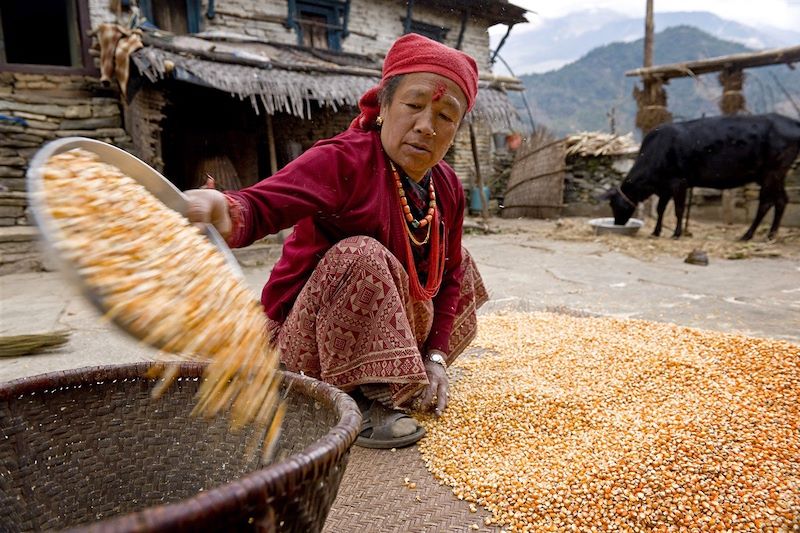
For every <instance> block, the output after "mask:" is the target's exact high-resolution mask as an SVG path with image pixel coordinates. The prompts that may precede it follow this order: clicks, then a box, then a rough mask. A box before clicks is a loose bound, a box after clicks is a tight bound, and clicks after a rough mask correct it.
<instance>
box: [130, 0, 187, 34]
mask: <svg viewBox="0 0 800 533" xmlns="http://www.w3.org/2000/svg"><path fill="white" fill-rule="evenodd" d="M139 9H140V10H141V12H142V15H143V16H144V17H145V18H147V20H149V21H150V22H151V23H152V24H153V25H154V26H156V27H158V28H159V29H162V30H164V31H168V32H171V33H174V34H175V35H186V34H187V33H197V32H199V31H200V0H139Z"/></svg>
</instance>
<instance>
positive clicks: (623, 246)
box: [489, 217, 800, 260]
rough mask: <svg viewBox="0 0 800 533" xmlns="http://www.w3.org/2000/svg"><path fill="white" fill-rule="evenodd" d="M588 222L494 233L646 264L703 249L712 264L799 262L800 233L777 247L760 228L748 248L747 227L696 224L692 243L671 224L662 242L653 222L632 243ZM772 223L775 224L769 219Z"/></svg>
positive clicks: (518, 225)
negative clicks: (585, 246)
mask: <svg viewBox="0 0 800 533" xmlns="http://www.w3.org/2000/svg"><path fill="white" fill-rule="evenodd" d="M589 220H590V219H589V218H583V217H572V218H561V219H556V220H534V219H502V218H497V217H495V218H492V219H491V220H490V224H489V227H490V229H491V231H493V232H497V233H502V234H516V235H520V236H523V237H533V238H541V239H554V240H563V241H578V242H596V243H600V244H603V245H604V246H606V247H607V248H608V249H609V250H614V251H618V252H621V253H624V254H627V255H631V256H634V257H638V258H640V259H645V260H653V259H655V258H656V257H658V256H661V255H668V256H673V257H681V258H683V257H686V256H687V255H688V254H689V252H691V251H692V250H694V249H701V250H704V251H705V252H706V253H708V255H709V257H710V258H712V259H713V258H716V259H747V258H751V257H785V258H792V257H800V228H787V227H782V228H781V229H780V230H779V231H778V237H777V239H775V241H773V242H767V240H766V234H767V231H768V227H769V226H768V224H765V223H763V222H762V224H761V227H760V228H759V231H758V232H756V235H755V237H754V238H753V239H752V240H751V241H750V242H740V241H739V240H738V239H739V237H741V236H742V235H743V234H744V232H745V231H746V230H747V226H746V225H744V224H733V225H730V226H728V225H725V224H716V223H710V222H702V221H694V220H692V221H691V222H690V224H689V226H690V227H689V229H690V231H691V232H692V236H691V237H686V236H683V237H681V238H680V239H672V228H673V227H674V226H672V225H670V223H669V221H666V222H665V227H664V229H663V230H662V232H661V237H657V238H656V237H651V236H650V233H652V231H653V227H654V225H655V221H654V220H652V219H647V220H645V226H644V227H643V228H642V229H641V230H639V232H638V233H637V234H636V235H635V236H633V237H626V236H620V235H595V234H594V230H593V229H592V227H591V226H589V224H588V221H589ZM770 220H771V219H770Z"/></svg>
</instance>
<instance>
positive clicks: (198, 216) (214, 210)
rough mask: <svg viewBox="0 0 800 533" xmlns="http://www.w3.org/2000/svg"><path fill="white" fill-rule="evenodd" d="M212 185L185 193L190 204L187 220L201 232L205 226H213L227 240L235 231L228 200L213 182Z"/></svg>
mask: <svg viewBox="0 0 800 533" xmlns="http://www.w3.org/2000/svg"><path fill="white" fill-rule="evenodd" d="M209 180H211V179H210V178H209ZM210 184H211V187H208V186H206V187H205V188H202V189H191V190H188V191H185V192H184V194H185V195H186V198H187V200H188V202H189V207H188V209H187V210H186V218H188V219H189V221H190V222H192V223H194V224H195V225H196V226H198V227H200V229H201V230H202V229H204V228H203V226H204V225H205V224H211V225H212V226H214V227H215V228H216V229H217V231H218V232H219V234H220V235H222V238H223V239H227V238H228V236H229V235H230V233H231V230H232V229H233V223H232V221H231V214H230V210H229V207H228V200H227V198H225V195H224V194H222V193H221V192H220V191H218V190H216V189H214V188H213V181H210Z"/></svg>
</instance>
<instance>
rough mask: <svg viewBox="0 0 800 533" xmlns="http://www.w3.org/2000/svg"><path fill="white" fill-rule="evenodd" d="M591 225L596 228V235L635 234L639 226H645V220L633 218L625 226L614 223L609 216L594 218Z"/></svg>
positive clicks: (590, 222)
mask: <svg viewBox="0 0 800 533" xmlns="http://www.w3.org/2000/svg"><path fill="white" fill-rule="evenodd" d="M589 225H590V226H592V227H593V228H594V233H595V235H605V234H610V233H611V234H617V235H635V234H636V232H638V231H639V228H641V227H642V226H644V220H641V219H639V218H631V219H629V220H628V222H627V223H626V224H625V225H624V226H618V225H617V224H614V219H613V218H612V217H608V218H593V219H591V220H590V221H589Z"/></svg>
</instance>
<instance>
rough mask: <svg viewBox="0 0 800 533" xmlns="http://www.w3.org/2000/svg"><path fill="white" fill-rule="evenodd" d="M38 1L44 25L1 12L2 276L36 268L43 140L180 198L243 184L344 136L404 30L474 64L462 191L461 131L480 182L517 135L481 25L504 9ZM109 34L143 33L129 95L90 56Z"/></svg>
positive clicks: (336, 0)
mask: <svg viewBox="0 0 800 533" xmlns="http://www.w3.org/2000/svg"><path fill="white" fill-rule="evenodd" d="M45 1H46V2H47V4H48V9H49V11H50V13H49V16H48V17H46V18H45V20H44V21H43V17H42V16H41V12H42V11H43V10H42V6H39V7H36V6H34V5H33V4H36V3H34V2H28V3H22V2H12V3H11V7H7V6H8V5H9V4H3V8H2V23H3V28H4V30H6V31H4V33H3V34H2V38H3V43H2V44H3V46H2V47H0V70H1V71H2V73H0V251H1V252H2V259H0V272H3V271H9V270H19V269H21V268H29V269H35V268H39V267H40V259H39V258H38V254H35V253H34V252H35V245H34V243H33V242H32V239H33V238H34V235H35V231H34V230H33V228H31V227H30V226H29V220H28V217H27V216H26V214H25V209H26V201H25V195H24V188H25V186H24V173H25V168H26V165H27V161H28V159H29V158H30V157H31V155H32V154H33V153H34V152H35V151H36V150H37V149H38V148H39V147H40V146H41V145H42V144H43V143H45V142H47V141H49V140H52V139H56V138H60V137H65V136H75V135H77V136H85V137H92V138H97V139H101V140H104V141H106V142H110V143H112V144H115V145H118V146H121V147H123V148H125V149H126V150H128V151H130V152H132V153H133V154H135V155H137V156H138V157H140V158H141V159H143V160H144V161H146V162H147V163H149V164H150V165H152V166H153V167H154V168H156V169H158V170H160V171H161V172H163V173H164V174H165V175H166V176H167V177H168V178H169V179H170V180H171V181H173V182H174V183H175V184H176V185H177V186H178V187H179V188H183V189H186V188H190V187H194V186H197V185H198V183H199V182H200V180H202V178H203V176H204V175H205V174H206V173H207V172H213V173H214V174H215V175H219V176H222V177H223V178H224V180H223V181H224V183H225V184H226V185H230V186H235V187H238V186H247V185H250V184H251V183H254V182H255V181H257V180H259V179H261V178H263V177H265V176H268V175H270V174H271V173H273V172H275V171H276V170H277V169H278V168H280V167H281V166H283V165H284V164H286V163H287V162H288V161H290V160H291V159H293V158H294V157H297V155H299V154H300V153H302V151H303V150H305V149H307V148H308V147H310V146H311V145H312V144H313V143H314V142H315V141H316V140H318V139H321V138H324V137H328V136H331V135H334V134H336V133H338V132H339V131H341V130H343V129H344V128H345V127H346V126H347V125H348V124H349V121H350V120H351V119H352V118H353V117H354V116H355V115H356V114H357V102H358V98H359V96H360V95H361V94H362V93H363V92H364V91H365V90H366V89H368V88H369V87H371V86H373V85H374V84H376V83H377V81H378V80H379V78H380V68H381V63H382V60H383V55H384V54H385V52H386V51H387V49H388V48H389V46H390V45H391V43H392V42H393V41H394V40H395V39H396V38H397V37H399V36H400V35H403V34H404V33H408V32H417V33H421V34H423V35H426V36H428V37H431V38H433V39H436V40H439V41H441V42H443V43H445V44H447V45H449V46H452V47H455V48H460V49H462V50H464V51H465V52H467V53H469V54H471V55H472V56H473V57H475V58H476V60H477V61H478V65H479V69H480V71H481V80H480V90H479V95H478V101H477V104H476V108H475V110H474V111H473V112H472V113H471V114H470V116H469V118H468V121H467V122H468V124H465V127H464V128H462V131H461V132H460V133H459V136H458V138H457V142H456V144H455V145H454V147H453V149H451V151H450V153H448V155H447V160H448V162H450V163H451V164H452V165H453V166H454V167H455V169H456V171H457V172H458V173H459V175H460V176H461V178H462V180H464V182H465V186H468V185H470V184H471V183H472V180H473V179H474V176H475V163H474V159H473V151H472V146H471V142H470V135H469V128H470V126H471V127H472V128H473V131H474V132H475V133H476V135H475V138H476V140H477V143H476V144H477V146H476V149H477V153H478V154H479V157H478V160H479V161H480V165H481V167H480V168H481V171H482V174H483V175H489V174H491V172H492V166H493V154H494V146H493V144H492V138H493V137H492V133H493V132H498V131H500V132H507V131H512V130H518V129H519V128H520V124H519V122H518V117H517V115H516V112H515V110H514V108H513V105H512V104H511V103H510V101H509V99H508V97H507V95H506V91H508V90H520V89H521V88H522V87H521V84H520V82H519V80H517V79H515V78H502V77H496V76H493V75H492V74H491V73H490V50H489V36H488V33H487V29H488V28H489V27H490V26H492V25H495V24H506V25H508V27H509V29H510V27H512V26H513V25H514V24H516V23H521V22H525V18H524V13H525V11H524V10H523V9H522V8H519V7H516V6H514V5H511V4H509V3H508V2H507V0H493V1H485V0H474V1H473V0H468V1H467V0H465V1H455V0H416V1H414V0H408V1H402V2H400V1H391V0H286V1H266V0H216V1H215V0H186V1H185V2H175V1H170V0H138V1H137V0H45ZM28 4H30V5H28ZM51 4H52V5H51ZM37 5H38V4H37ZM109 23H111V24H120V25H121V26H124V27H131V26H139V27H140V28H141V29H142V30H143V35H142V40H143V43H144V46H143V47H142V48H140V49H138V50H136V51H134V52H132V53H131V54H130V57H129V60H130V68H129V78H125V77H124V76H123V79H125V80H126V83H125V87H124V88H123V89H127V91H125V90H123V91H120V87H119V86H117V85H116V84H115V83H113V82H112V83H111V84H109V83H108V82H107V81H104V82H101V81H100V71H99V69H98V66H97V65H98V62H97V60H96V59H95V58H94V57H93V56H92V55H91V54H90V45H91V38H90V37H89V31H90V30H93V29H95V30H96V29H97V28H98V27H99V26H100V25H101V24H109ZM9 28H10V30H8V29H9ZM34 30H35V31H34ZM43 33H45V34H48V35H50V36H52V38H51V39H49V40H42V39H40V38H38V37H37V36H41V35H42V34H43ZM32 34H33V35H32ZM95 55H96V54H95ZM104 74H106V73H105V72H104ZM106 77H107V76H105V77H104V80H105V78H106ZM123 94H124V96H122V95H123Z"/></svg>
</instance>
